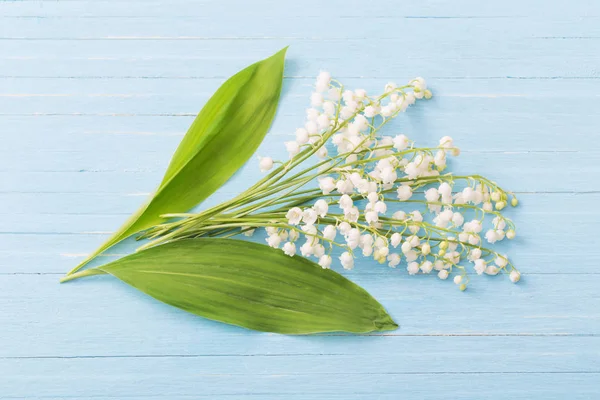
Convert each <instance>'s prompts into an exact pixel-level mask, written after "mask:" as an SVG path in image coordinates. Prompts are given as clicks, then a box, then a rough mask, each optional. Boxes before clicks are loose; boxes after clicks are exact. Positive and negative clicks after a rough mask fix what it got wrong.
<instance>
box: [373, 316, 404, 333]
mask: <svg viewBox="0 0 600 400" xmlns="http://www.w3.org/2000/svg"><path fill="white" fill-rule="evenodd" d="M373 325H375V330H377V331H394V330H396V329H398V324H397V323H396V322H395V321H394V320H393V319H392V317H390V315H389V314H388V313H386V312H383V313H382V314H381V316H380V317H379V318H377V319H376V320H375V321H373Z"/></svg>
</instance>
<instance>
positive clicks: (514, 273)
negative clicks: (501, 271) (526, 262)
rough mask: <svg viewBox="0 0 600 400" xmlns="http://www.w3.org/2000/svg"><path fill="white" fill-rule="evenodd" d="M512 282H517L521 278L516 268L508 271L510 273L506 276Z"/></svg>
mask: <svg viewBox="0 0 600 400" xmlns="http://www.w3.org/2000/svg"><path fill="white" fill-rule="evenodd" d="M508 277H509V279H510V281H511V282H512V283H517V282H519V280H520V279H521V274H520V273H519V271H517V270H516V269H513V270H512V271H510V275H509V276H508Z"/></svg>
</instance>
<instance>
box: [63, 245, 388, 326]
mask: <svg viewBox="0 0 600 400" xmlns="http://www.w3.org/2000/svg"><path fill="white" fill-rule="evenodd" d="M101 272H105V273H108V274H111V275H114V276H115V277H117V278H119V279H120V280H122V281H123V282H126V283H128V284H129V285H131V286H133V287H135V288H137V289H139V290H141V291H142V292H144V293H146V294H149V295H150V296H152V297H154V298H155V299H158V300H160V301H163V302H165V303H167V304H170V305H172V306H175V307H179V308H181V309H184V310H186V311H189V312H191V313H194V314H197V315H200V316H202V317H205V318H209V319H212V320H216V321H221V322H225V323H228V324H233V325H238V326H242V327H246V328H249V329H254V330H258V331H267V332H277V333H286V334H309V333H317V332H334V331H345V332H354V333H365V332H372V331H388V330H393V329H396V328H397V327H398V325H396V323H395V322H394V321H393V320H392V318H391V317H390V316H389V315H388V314H387V312H386V311H385V309H384V308H383V306H382V305H381V304H379V303H378V302H377V300H375V299H374V298H373V297H371V295H369V294H368V293H367V292H366V291H365V290H364V289H362V288H361V287H359V286H357V285H356V284H354V283H352V282H350V281H349V280H347V279H346V278H344V277H343V276H341V275H340V274H338V273H336V272H334V271H331V270H324V269H322V268H321V267H319V266H318V265H317V264H315V263H313V262H312V261H309V260H307V259H306V258H303V257H299V256H294V257H289V256H287V255H285V254H283V252H282V251H281V250H277V249H273V248H271V247H268V246H265V245H261V244H257V243H251V242H245V241H241V240H233V239H186V240H180V241H176V242H171V243H167V244H164V245H160V246H156V247H152V248H150V249H148V250H144V251H141V252H138V253H134V254H132V255H129V256H127V257H124V258H122V259H120V260H117V261H114V262H112V263H109V264H107V265H104V266H101V267H98V268H96V269H91V270H87V271H83V272H80V273H79V274H77V275H80V274H84V275H94V274H95V273H101ZM74 276H75V275H74ZM66 279H69V278H66Z"/></svg>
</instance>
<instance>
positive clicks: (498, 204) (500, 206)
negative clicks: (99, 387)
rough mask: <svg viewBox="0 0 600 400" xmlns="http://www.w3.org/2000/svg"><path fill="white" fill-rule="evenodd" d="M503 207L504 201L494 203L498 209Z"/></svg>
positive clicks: (504, 205)
mask: <svg viewBox="0 0 600 400" xmlns="http://www.w3.org/2000/svg"><path fill="white" fill-rule="evenodd" d="M504 207H506V203H505V202H504V201H499V202H497V203H496V210H498V211H500V210H502V209H503V208H504Z"/></svg>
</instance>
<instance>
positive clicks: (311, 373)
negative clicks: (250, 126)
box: [0, 0, 600, 400]
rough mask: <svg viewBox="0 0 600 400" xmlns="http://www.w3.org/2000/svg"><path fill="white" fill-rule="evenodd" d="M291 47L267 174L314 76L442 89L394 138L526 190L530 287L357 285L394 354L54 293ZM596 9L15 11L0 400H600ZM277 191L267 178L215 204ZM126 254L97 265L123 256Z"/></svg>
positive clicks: (86, 287)
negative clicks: (225, 86)
mask: <svg viewBox="0 0 600 400" xmlns="http://www.w3.org/2000/svg"><path fill="white" fill-rule="evenodd" d="M288 44H289V45H290V46H291V47H290V50H289V53H288V55H289V57H288V62H287V64H286V72H285V76H286V78H285V87H284V96H283V100H282V103H281V107H280V110H279V113H278V116H277V119H276V121H275V123H274V125H273V127H272V129H271V132H270V133H269V135H268V137H267V140H266V141H265V143H263V145H262V146H261V148H260V149H259V151H258V153H259V154H262V155H266V154H268V155H274V156H277V157H280V158H283V157H284V156H285V155H284V153H285V152H284V148H283V141H285V140H287V138H288V137H289V136H290V135H291V134H292V133H293V131H294V129H295V127H296V126H298V125H299V124H301V123H302V118H303V114H304V111H303V109H304V108H305V107H306V105H307V98H308V95H309V93H310V84H311V82H312V79H313V78H312V77H313V76H314V75H316V73H317V72H318V71H319V70H320V69H327V70H329V71H331V72H332V74H333V75H334V76H335V77H336V78H338V79H339V80H342V81H343V82H344V83H345V84H346V85H348V86H351V87H364V88H366V89H368V90H371V89H377V88H380V87H382V85H384V84H385V83H386V82H387V81H389V80H396V81H399V82H402V81H405V80H408V79H410V78H412V77H414V76H423V77H425V78H427V79H428V81H429V83H430V86H431V87H432V89H433V91H434V99H432V100H431V101H429V102H427V103H426V104H421V105H419V106H417V107H415V108H413V109H411V110H410V112H409V113H407V114H406V115H405V116H402V118H401V121H399V123H398V124H397V125H396V126H395V127H394V129H399V130H402V131H403V132H405V133H407V134H408V135H410V136H411V137H414V138H416V139H417V140H418V142H419V143H423V144H431V143H435V141H436V140H437V138H439V137H441V136H444V135H451V136H453V137H454V138H455V141H456V142H457V143H458V145H459V146H460V147H461V148H462V149H463V152H462V154H461V157H459V158H458V159H456V160H454V161H453V162H452V164H451V168H452V169H453V170H454V171H456V172H465V173H481V174H485V175H487V176H489V177H492V178H494V179H495V180H497V181H498V182H499V183H500V184H502V185H503V186H505V187H507V188H509V189H512V190H514V191H516V192H517V193H518V195H519V198H520V200H521V205H520V206H519V207H518V208H516V209H514V210H511V211H510V214H509V215H510V216H511V217H512V218H514V220H515V221H516V223H517V225H518V228H519V231H518V234H519V236H518V238H517V239H516V240H515V241H514V242H512V243H510V244H508V243H506V244H505V243H502V244H501V245H500V248H501V249H502V250H506V251H507V252H508V253H509V254H510V255H511V256H512V258H513V260H514V262H515V263H516V264H517V265H518V266H519V267H520V269H521V270H522V272H523V280H522V282H521V283H520V284H518V285H512V284H510V283H509V282H508V280H507V279H505V278H503V277H495V278H489V277H487V278H480V277H474V278H473V280H472V285H471V286H470V288H469V290H467V291H466V292H465V293H461V292H459V291H458V290H457V289H456V287H455V286H454V285H453V284H452V283H450V282H441V281H439V280H437V279H435V278H433V277H423V276H418V277H409V276H407V274H406V272H405V271H404V270H403V269H402V268H400V269H397V270H390V269H389V268H384V267H381V266H378V265H375V264H371V263H361V264H360V265H358V266H357V268H356V269H355V270H354V271H351V272H345V274H346V276H348V277H349V278H350V279H352V280H354V281H355V282H357V283H358V284H360V285H362V286H363V287H365V288H366V289H367V290H369V291H370V292H371V293H372V294H373V295H374V296H375V297H376V298H377V299H379V300H380V301H381V302H382V303H383V304H384V305H385V306H386V308H387V309H388V310H389V311H390V313H391V314H392V315H393V316H394V318H395V319H396V320H397V321H398V322H399V323H400V325H401V327H400V329H399V330H397V331H395V332H392V333H387V334H385V335H364V336H360V335H359V336H349V335H319V336H313V337H293V336H282V335H272V334H264V333H255V332H249V331H246V330H243V329H240V328H234V327H229V326H225V325H222V324H218V323H215V322H210V321H206V320H202V319H200V318H196V317H194V316H191V315H188V314H186V313H184V312H181V311H179V310H176V309H173V308H171V307H168V306H166V305H163V304H160V303H157V302H156V301H153V300H152V299H150V298H147V297H145V296H144V295H142V294H140V293H137V292H135V291H134V290H133V289H130V288H128V287H126V286H125V285H123V284H120V283H119V282H117V281H115V280H114V279H110V278H109V277H98V278H94V279H89V280H87V281H83V280H82V281H80V282H74V283H72V284H69V285H59V284H58V278H59V277H60V276H61V274H62V273H64V272H65V271H67V270H68V269H70V268H71V267H72V266H73V265H75V264H76V263H77V262H78V261H79V260H81V259H82V258H83V257H84V256H85V254H86V253H88V252H90V251H92V250H93V249H94V248H95V247H96V246H97V245H99V244H100V242H102V241H103V240H104V239H105V238H106V236H107V235H108V234H109V233H110V232H111V231H112V230H113V229H115V228H116V227H118V225H120V223H121V222H122V221H123V220H124V219H125V218H126V216H127V215H128V214H129V213H131V212H132V211H133V210H134V209H136V208H137V206H138V205H139V204H140V203H141V202H142V201H143V200H144V197H145V196H146V195H147V194H148V193H149V192H151V191H152V190H153V189H154V187H155V185H156V184H157V182H158V181H159V180H160V177H161V175H162V172H163V170H164V168H165V167H166V164H167V162H168V160H169V158H170V156H171V153H172V151H173V150H174V148H175V147H176V146H177V143H178V142H179V140H180V139H181V137H182V135H183V132H185V130H186V128H187V126H188V125H189V124H190V122H191V120H192V119H193V118H194V116H195V114H196V113H197V112H198V110H199V109H200V108H201V107H202V105H203V104H204V102H205V101H206V99H207V98H208V97H209V96H210V95H211V93H212V92H213V91H214V90H215V89H216V88H217V87H218V86H219V85H220V83H222V82H223V81H224V79H225V78H227V77H228V76H230V75H231V74H233V73H235V72H236V71H237V70H239V69H240V68H242V67H243V66H245V65H247V64H249V63H251V62H253V61H255V60H257V59H260V58H263V57H265V56H268V55H270V54H271V53H273V52H274V51H276V50H278V49H279V48H281V47H283V46H285V45H288ZM599 106H600V3H599V2H597V1H594V0H588V1H586V0H573V1H562V0H554V1H542V0H539V1H516V0H508V1H503V2H482V1H476V0H459V1H443V0H424V1H423V0H420V1H416V0H410V1H402V2H371V3H369V2H363V1H358V0H346V1H322V0H299V1H289V0H278V1H277V0H257V1H255V2H247V1H242V0H202V1H192V0H144V1H142V0H57V1H37V0H29V1H27V0H25V1H5V0H3V1H0V137H1V138H2V146H0V205H1V206H2V207H0V214H2V215H1V217H0V220H1V221H2V222H1V225H0V398H1V399H111V400H115V399H127V398H140V399H149V398H165V399H172V400H180V399H195V398H198V399H204V398H206V399H213V398H220V399H246V398H247V399H344V400H347V399H390V400H391V399H394V400H395V399H441V398H449V399H450V398H451V399H508V398H510V399H528V400H531V399H567V398H568V399H595V398H600V290H599V289H598V288H599V287H600V274H599V273H598V265H599V264H598V260H599V259H600V246H599V245H600V241H599V240H598V232H597V226H598V224H599V223H600V213H599V212H598V210H597V205H598V203H599V201H600V179H598V178H597V176H598V175H599V174H600V150H599V149H598V148H599V145H600V131H599V128H600V114H599V113H598V107H599ZM259 176H260V174H259V172H258V168H257V166H256V161H255V160H253V161H251V162H250V163H249V164H248V165H247V166H245V167H244V168H243V169H242V170H241V171H240V172H239V173H238V174H236V176H235V177H234V178H233V179H232V180H231V181H230V182H228V183H227V184H226V185H225V186H224V187H223V188H222V189H220V190H219V191H218V192H217V193H216V194H215V195H214V196H213V197H212V198H211V199H210V200H209V201H208V202H207V205H208V204H214V203H217V202H220V201H222V200H224V199H227V198H229V197H231V196H232V195H233V194H235V193H237V192H239V191H240V190H242V189H243V188H244V187H245V186H247V185H248V184H249V183H251V182H253V181H254V180H256V179H257V178H258V177H259ZM133 248H134V244H132V243H125V244H123V245H121V246H118V247H116V248H115V249H113V250H111V252H110V253H109V254H108V255H106V256H104V257H102V258H101V260H100V261H106V260H108V259H111V258H114V257H117V256H119V255H121V254H125V253H127V252H129V251H131V250H132V249H133Z"/></svg>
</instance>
